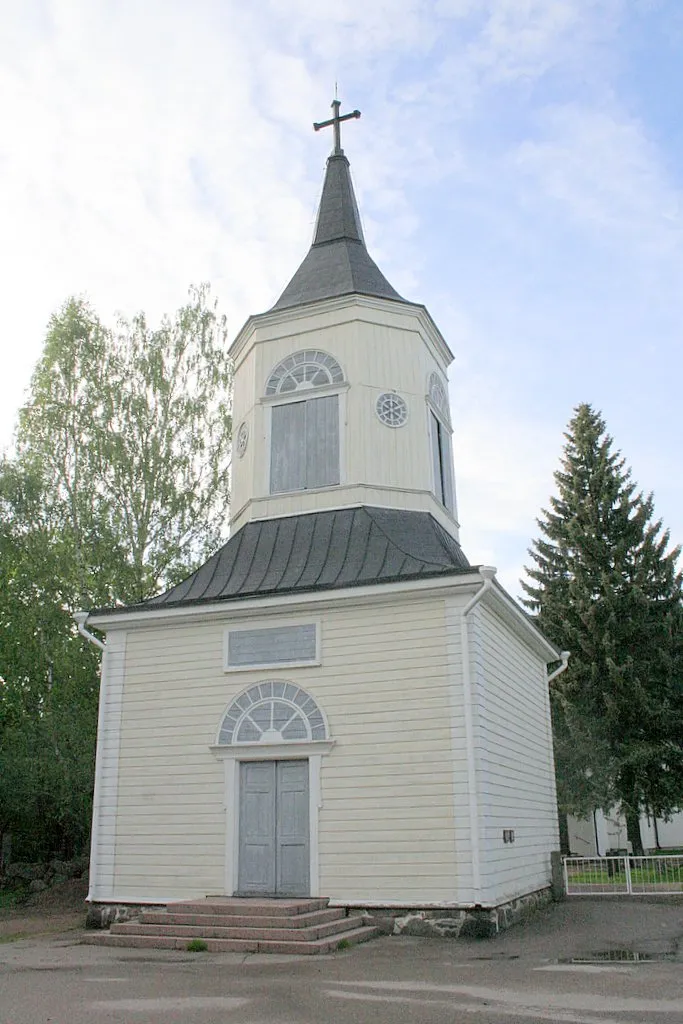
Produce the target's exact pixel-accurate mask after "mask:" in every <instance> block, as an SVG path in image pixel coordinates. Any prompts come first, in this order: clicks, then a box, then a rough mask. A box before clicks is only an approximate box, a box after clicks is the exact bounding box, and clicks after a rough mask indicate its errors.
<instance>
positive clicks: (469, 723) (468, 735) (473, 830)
mask: <svg viewBox="0 0 683 1024" xmlns="http://www.w3.org/2000/svg"><path fill="white" fill-rule="evenodd" d="M479 575H480V576H481V577H482V579H483V581H484V582H483V584H482V586H481V587H480V588H479V590H478V591H477V592H476V594H475V595H474V597H472V598H471V599H470V600H469V601H468V602H467V604H466V605H465V607H464V608H463V610H462V614H461V617H460V644H461V647H462V690H463V704H464V711H465V748H466V751H467V788H468V790H469V797H470V800H469V808H470V844H471V847H472V850H471V852H472V895H473V897H474V898H473V900H472V902H473V903H474V904H475V905H478V904H479V903H481V862H480V851H479V799H478V795H477V760H476V754H475V751H474V724H473V716H472V673H471V668H470V639H469V630H468V629H467V616H468V615H469V613H470V612H471V611H472V609H473V608H474V607H475V605H477V604H479V602H480V601H481V599H482V597H483V596H484V594H485V593H486V591H487V590H490V589H491V587H492V586H493V578H494V576H495V575H496V570H495V569H494V568H493V566H491V565H482V566H480V568H479Z"/></svg>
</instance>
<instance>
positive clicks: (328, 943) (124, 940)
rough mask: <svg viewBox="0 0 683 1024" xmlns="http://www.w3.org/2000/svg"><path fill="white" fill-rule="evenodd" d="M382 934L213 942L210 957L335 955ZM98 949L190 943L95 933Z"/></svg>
mask: <svg viewBox="0 0 683 1024" xmlns="http://www.w3.org/2000/svg"><path fill="white" fill-rule="evenodd" d="M377 934H379V932H378V929H377V928H370V927H360V928H354V929H353V930H351V931H347V932H344V933H342V934H340V935H334V936H329V937H327V938H321V939H315V940H314V941H309V942H305V941H304V942H302V941H293V940H291V939H284V940H281V939H259V940H256V939H211V938H207V939H206V940H205V941H206V945H207V949H208V952H210V953H230V952H234V953H287V954H294V955H297V954H298V955H300V956H301V955H303V956H311V955H315V954H320V953H331V952H333V951H334V950H336V949H338V948H339V944H340V943H343V948H345V947H346V946H347V945H349V946H352V945H356V944H357V943H359V942H367V941H368V940H369V939H372V938H374V937H375V936H376V935H377ZM83 941H84V942H87V943H88V944H90V945H96V946H123V947H128V948H134V949H187V944H188V942H189V941H191V940H190V939H188V938H187V937H181V936H177V935H117V934H111V933H110V932H92V933H91V934H89V935H87V936H86V937H85V938H84V940H83Z"/></svg>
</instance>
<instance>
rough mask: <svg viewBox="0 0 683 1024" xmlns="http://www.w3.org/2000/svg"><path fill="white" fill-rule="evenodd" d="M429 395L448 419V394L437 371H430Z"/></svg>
mask: <svg viewBox="0 0 683 1024" xmlns="http://www.w3.org/2000/svg"><path fill="white" fill-rule="evenodd" d="M429 397H430V399H431V400H432V402H433V404H434V405H435V406H436V408H437V409H438V410H439V412H440V413H441V415H442V416H443V417H444V419H445V420H446V421H448V420H449V419H450V417H449V415H448V395H447V394H446V388H445V386H444V383H443V381H442V380H441V377H439V375H438V373H430V375H429Z"/></svg>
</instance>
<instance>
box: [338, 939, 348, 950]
mask: <svg viewBox="0 0 683 1024" xmlns="http://www.w3.org/2000/svg"><path fill="white" fill-rule="evenodd" d="M337 949H351V943H350V942H349V940H348V939H340V940H339V942H338V943H337Z"/></svg>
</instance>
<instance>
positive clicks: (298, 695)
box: [218, 680, 328, 746]
mask: <svg viewBox="0 0 683 1024" xmlns="http://www.w3.org/2000/svg"><path fill="white" fill-rule="evenodd" d="M326 739H328V732H327V723H326V721H325V717H324V715H323V713H322V711H321V710H320V708H319V707H318V705H317V704H316V702H315V701H314V700H313V698H312V697H311V696H310V694H308V693H307V692H306V691H305V690H303V689H302V688H301V687H300V686H297V685H296V684H295V683H285V682H280V681H272V680H268V681H266V682H262V683H256V685H254V686H251V687H249V689H248V690H245V691H244V693H241V694H240V696H239V697H236V698H235V700H234V701H233V702H232V704H231V705H230V707H229V708H228V710H227V711H226V713H225V715H224V717H223V721H222V722H221V727H220V730H219V733H218V746H231V745H234V744H242V743H269V744H273V743H306V742H310V741H312V740H313V741H314V740H326Z"/></svg>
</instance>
